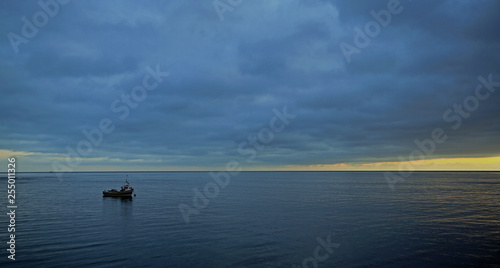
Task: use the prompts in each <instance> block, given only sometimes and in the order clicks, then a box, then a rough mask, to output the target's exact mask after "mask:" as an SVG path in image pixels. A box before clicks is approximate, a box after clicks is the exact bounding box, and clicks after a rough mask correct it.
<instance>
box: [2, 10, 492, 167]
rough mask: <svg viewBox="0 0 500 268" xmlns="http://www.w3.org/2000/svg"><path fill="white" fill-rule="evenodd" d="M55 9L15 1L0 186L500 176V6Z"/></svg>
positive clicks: (9, 20) (6, 15)
mask: <svg viewBox="0 0 500 268" xmlns="http://www.w3.org/2000/svg"><path fill="white" fill-rule="evenodd" d="M41 3H46V4H45V5H40V4H39V3H38V1H1V2H0V34H1V35H2V36H3V37H2V39H1V41H0V47H1V49H0V56H1V59H2V60H1V61H0V66H1V70H2V72H0V82H1V83H0V85H1V87H0V93H1V98H0V133H1V134H0V157H2V158H3V159H5V160H4V161H3V162H4V163H5V164H4V165H2V166H1V167H0V171H6V169H7V161H6V159H7V157H9V156H16V157H17V163H18V166H17V168H18V171H49V170H56V171H58V169H62V170H66V169H67V170H75V171H84V170H216V169H218V170H221V169H224V168H225V166H226V164H227V163H234V162H233V161H236V162H237V163H238V164H239V166H241V167H242V168H243V169H244V170H286V169H290V170H324V169H325V170H359V169H365V170H372V169H398V167H399V164H400V163H401V161H408V160H411V161H412V162H411V163H412V165H413V166H414V168H415V169H457V168H458V169H494V170H498V169H500V105H499V103H500V84H499V83H498V82H496V81H499V82H500V73H499V70H500V28H499V27H498V25H500V17H499V16H498V11H500V2H499V1H493V0H492V1H487V0H481V1H460V0H454V1H446V0H442V1H433V0H432V1H431V0H428V1H409V0H401V2H399V3H398V2H397V1H394V0H381V1H347V0H346V1H333V0H331V1H328V0H311V1H299V0H267V1H250V0H242V1H227V0H220V1H215V2H214V1H213V0H207V1H205V0H201V1H200V0H189V1H188V0H182V1H141V2H138V1H121V0H120V1H118V0H116V1H96V0H93V1H68V0H65V1H62V0H61V1H59V2H55V0H42V1H41ZM167 73H168V74H167ZM145 87H149V88H150V89H145ZM151 88H152V89H151ZM495 89H497V90H496V91H495ZM85 133H87V135H86V134H85ZM433 138H434V140H432V139H433ZM416 141H417V142H416ZM419 142H420V145H418V143H419ZM413 160H418V161H413Z"/></svg>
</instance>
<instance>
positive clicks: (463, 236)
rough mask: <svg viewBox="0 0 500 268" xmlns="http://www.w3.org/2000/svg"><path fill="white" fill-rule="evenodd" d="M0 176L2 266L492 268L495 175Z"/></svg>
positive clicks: (496, 261) (496, 256) (497, 210)
mask: <svg viewBox="0 0 500 268" xmlns="http://www.w3.org/2000/svg"><path fill="white" fill-rule="evenodd" d="M0 177H1V178H2V183H1V186H0V187H2V188H3V190H1V189H0V190H1V192H3V194H2V195H0V197H1V202H0V204H1V210H2V213H1V214H2V216H0V245H3V246H2V247H3V248H0V252H1V254H0V267H217V268H220V267H255V268H262V267H287V268H290V267H292V268H293V267H295V268H298V267H301V268H302V267H426V268H429V267H500V172H414V173H413V174H411V176H408V177H407V178H405V179H404V181H399V182H398V183H397V184H395V185H394V186H395V187H394V188H393V189H391V187H390V185H389V184H388V182H387V180H386V178H385V176H384V172H239V173H236V172H233V173H231V174H230V173H228V172H225V173H210V172H73V173H66V174H64V176H62V177H61V178H59V177H57V176H56V174H55V173H17V174H16V180H15V203H14V205H15V206H16V208H15V209H14V210H15V211H14V214H15V218H14V221H15V232H9V231H8V229H9V224H10V223H11V216H10V215H12V212H11V210H12V209H10V208H8V207H7V206H9V205H12V204H9V203H8V200H9V199H8V196H7V190H8V182H7V175H6V173H2V174H0ZM126 179H128V181H129V183H130V185H131V186H132V187H133V188H134V189H135V192H134V193H135V195H136V196H135V197H133V198H132V199H121V198H110V197H103V196H102V191H103V190H105V189H110V188H117V189H119V188H120V186H122V185H123V184H124V183H125V180H126ZM8 213H10V215H9V214H8ZM11 234H14V235H15V238H14V240H15V243H14V247H15V256H14V258H15V260H12V259H9V256H10V255H11V253H10V252H9V251H8V249H9V248H10V247H11V245H12V243H10V244H9V241H10V239H11V238H10V235H11Z"/></svg>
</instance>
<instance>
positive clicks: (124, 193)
mask: <svg viewBox="0 0 500 268" xmlns="http://www.w3.org/2000/svg"><path fill="white" fill-rule="evenodd" d="M133 192H134V191H133V190H127V191H103V192H102V196H106V197H132V193H133Z"/></svg>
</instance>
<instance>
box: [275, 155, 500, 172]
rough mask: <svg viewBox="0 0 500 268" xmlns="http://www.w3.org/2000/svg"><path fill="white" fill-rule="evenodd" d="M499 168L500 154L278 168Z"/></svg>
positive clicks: (354, 169)
mask: <svg viewBox="0 0 500 268" xmlns="http://www.w3.org/2000/svg"><path fill="white" fill-rule="evenodd" d="M287 169H288V170H324V171H327V170H332V171H335V170H345V171H348V170H352V171H356V170H359V171H362V170H367V171H370V170H373V171H377V170H399V169H402V170H409V169H413V170H486V171H499V170H500V156H494V157H477V158H472V157H463V158H439V159H426V160H418V161H411V162H410V161H406V162H399V161H398V162H374V163H363V164H357V163H338V164H331V165H328V164H327V165H307V166H305V165H304V166H301V165H287V166H283V167H281V168H280V170H287Z"/></svg>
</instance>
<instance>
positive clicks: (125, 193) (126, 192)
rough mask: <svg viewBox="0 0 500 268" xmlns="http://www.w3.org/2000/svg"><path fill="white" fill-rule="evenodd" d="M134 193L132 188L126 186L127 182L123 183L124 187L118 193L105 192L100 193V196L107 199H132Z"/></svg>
mask: <svg viewBox="0 0 500 268" xmlns="http://www.w3.org/2000/svg"><path fill="white" fill-rule="evenodd" d="M133 192H134V188H132V186H130V185H129V184H128V180H126V181H125V185H124V186H122V188H121V189H120V191H118V190H116V189H111V190H105V191H102V196H109V197H132V193H133Z"/></svg>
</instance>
